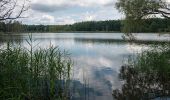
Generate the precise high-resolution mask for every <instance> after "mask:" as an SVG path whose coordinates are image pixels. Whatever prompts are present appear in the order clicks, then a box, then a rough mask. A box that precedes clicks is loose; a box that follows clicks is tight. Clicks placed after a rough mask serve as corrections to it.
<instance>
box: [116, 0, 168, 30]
mask: <svg viewBox="0 0 170 100" xmlns="http://www.w3.org/2000/svg"><path fill="white" fill-rule="evenodd" d="M116 7H117V9H118V10H119V11H120V12H123V14H124V15H125V17H126V18H125V21H124V31H125V32H127V33H130V32H132V31H133V30H134V29H138V28H140V27H139V26H140V25H143V23H142V19H146V18H150V17H152V16H153V15H157V14H158V15H162V17H165V18H170V7H169V4H168V1H167V0H118V2H117V3H116Z"/></svg>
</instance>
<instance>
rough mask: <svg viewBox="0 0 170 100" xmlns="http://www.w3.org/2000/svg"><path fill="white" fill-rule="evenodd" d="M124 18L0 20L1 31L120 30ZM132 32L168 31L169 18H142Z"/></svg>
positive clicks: (169, 26) (169, 28)
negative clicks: (42, 22) (62, 21)
mask: <svg viewBox="0 0 170 100" xmlns="http://www.w3.org/2000/svg"><path fill="white" fill-rule="evenodd" d="M124 21H125V20H108V21H88V22H79V23H75V24H72V25H25V24H22V23H21V22H18V21H12V22H9V23H5V22H1V23H0V31H1V32H20V33H21V32H88V31H89V32H122V31H123V30H122V29H123V27H124V24H122V23H123V22H124ZM141 26H142V27H140V29H139V28H134V29H133V30H132V32H170V19H160V18H152V19H144V20H143V22H142V25H141Z"/></svg>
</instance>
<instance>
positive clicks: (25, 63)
mask: <svg viewBox="0 0 170 100" xmlns="http://www.w3.org/2000/svg"><path fill="white" fill-rule="evenodd" d="M30 41H32V39H31V38H30ZM29 44H30V48H31V49H30V50H27V49H25V48H22V47H20V46H17V47H14V46H10V44H9V43H8V46H7V48H6V49H1V50H0V99H1V100H68V99H69V98H70V95H69V94H70V90H69V89H70V78H71V69H72V67H71V66H72V61H71V59H70V58H69V55H68V53H67V52H65V51H64V52H62V51H60V50H59V48H57V47H52V46H51V47H50V48H47V49H41V48H40V49H36V50H34V49H33V46H32V43H31V42H29Z"/></svg>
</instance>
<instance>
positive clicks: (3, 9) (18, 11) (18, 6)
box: [0, 0, 29, 21]
mask: <svg viewBox="0 0 170 100" xmlns="http://www.w3.org/2000/svg"><path fill="white" fill-rule="evenodd" d="M28 2H29V1H28V0H0V21H5V20H14V19H17V18H22V16H21V15H22V13H23V12H25V11H26V10H28V8H29V6H28V5H27V3H28Z"/></svg>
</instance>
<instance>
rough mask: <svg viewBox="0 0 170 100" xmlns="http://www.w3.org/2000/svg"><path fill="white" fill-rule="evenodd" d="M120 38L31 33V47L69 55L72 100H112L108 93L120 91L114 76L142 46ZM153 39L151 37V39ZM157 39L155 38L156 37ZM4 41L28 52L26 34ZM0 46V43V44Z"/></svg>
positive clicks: (96, 35)
mask: <svg viewBox="0 0 170 100" xmlns="http://www.w3.org/2000/svg"><path fill="white" fill-rule="evenodd" d="M121 35H122V34H115V33H113V34H112V33H109V34H108V33H93V34H92V33H89V34H88V33H86V34H82V33H79V34H75V33H63V34H60V33H57V34H55V33H50V34H49V33H47V34H46V33H43V34H40V33H37V34H36V33H34V34H33V40H35V43H34V45H36V44H38V43H39V45H38V47H41V48H46V47H48V46H50V45H53V46H59V47H60V49H61V50H63V49H65V50H68V51H69V52H70V53H71V58H72V59H73V60H74V81H73V87H74V89H73V100H80V99H83V100H85V98H86V100H88V99H89V100H112V99H113V97H112V90H113V89H116V88H121V85H122V82H121V81H120V80H119V78H118V73H119V70H120V66H122V62H123V61H124V60H126V59H127V58H128V57H129V56H132V55H133V56H135V55H134V52H135V53H136V52H137V53H139V52H141V51H142V49H143V48H146V49H147V47H148V44H146V43H130V44H129V43H126V42H125V41H123V40H121ZM154 36H155V35H154ZM156 36H157V35H156ZM1 38H3V39H2V40H3V43H6V41H5V40H12V41H15V40H19V41H20V42H21V45H23V46H24V47H26V48H29V45H28V43H27V42H26V41H25V39H28V34H23V35H13V36H11V38H9V39H6V38H4V36H1ZM0 44H1V43H0Z"/></svg>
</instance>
